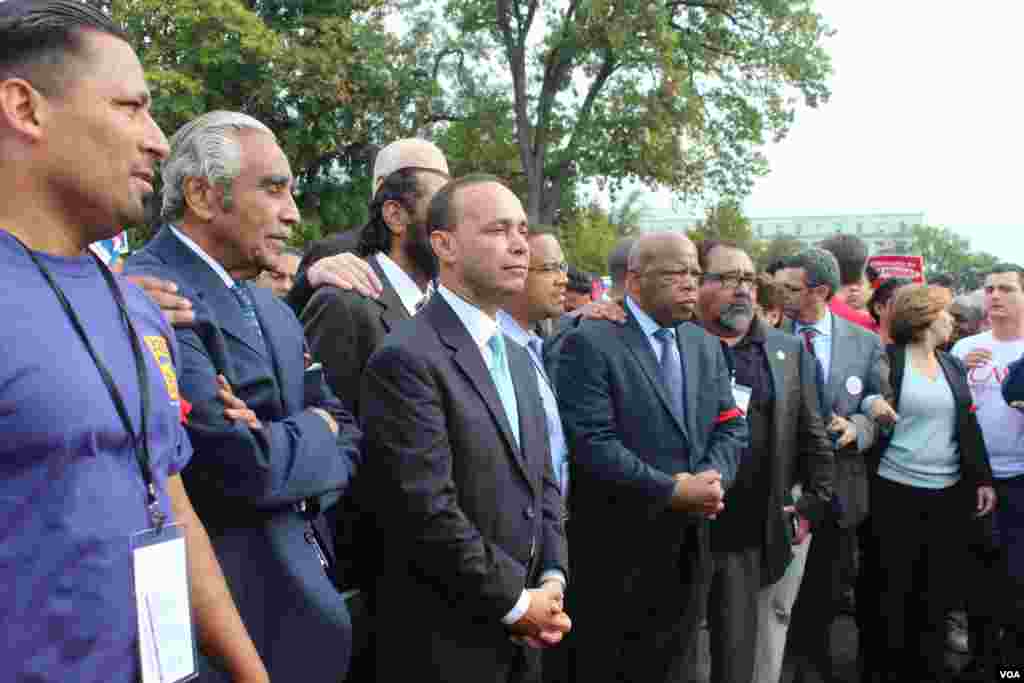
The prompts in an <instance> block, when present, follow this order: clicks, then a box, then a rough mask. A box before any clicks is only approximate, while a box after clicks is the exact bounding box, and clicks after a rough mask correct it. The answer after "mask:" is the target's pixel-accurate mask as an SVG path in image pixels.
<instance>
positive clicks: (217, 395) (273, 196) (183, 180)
mask: <svg viewBox="0 0 1024 683" xmlns="http://www.w3.org/2000/svg"><path fill="white" fill-rule="evenodd" d="M163 180H164V197H163V213H164V216H165V218H166V219H167V220H168V221H171V223H169V224H168V225H166V226H164V227H163V228H162V229H161V230H160V232H159V233H158V234H157V236H156V237H155V238H154V239H153V240H152V241H151V242H150V243H149V244H147V245H146V246H145V247H144V248H143V249H142V250H140V251H139V252H137V253H136V254H135V255H133V256H132V257H131V258H130V259H129V260H128V263H127V267H126V270H127V271H128V272H131V273H137V274H145V275H153V276H156V277H159V278H162V279H164V280H169V281H172V282H174V283H176V284H177V286H178V287H179V290H180V292H181V293H182V294H183V295H184V296H186V297H188V299H189V300H191V301H192V305H193V309H194V311H195V323H194V324H193V325H191V326H188V327H179V328H177V330H176V333H177V336H178V341H179V344H180V347H181V353H182V357H181V358H179V359H176V362H177V365H178V367H179V371H180V374H179V381H180V385H181V393H182V394H183V396H184V397H185V398H186V399H187V400H188V401H189V402H190V403H191V404H192V413H191V415H190V419H189V424H188V430H189V435H190V437H191V440H192V444H193V447H194V449H195V455H194V457H193V459H192V462H191V464H190V465H189V467H188V468H187V469H186V470H185V472H184V473H183V477H184V479H185V483H186V485H187V487H188V489H189V492H190V493H191V495H192V497H193V500H194V504H195V508H196V511H197V512H198V513H199V516H200V518H201V519H202V520H203V522H204V523H205V524H206V526H207V529H208V531H209V534H210V537H211V540H212V542H213V547H214V549H215V551H216V553H217V558H218V559H219V560H220V563H221V566H222V568H223V570H224V574H225V578H226V579H227V583H228V586H229V587H230V589H231V592H232V594H233V596H234V598H235V601H236V602H237V604H238V607H239V611H240V612H241V614H242V619H243V621H244V622H245V624H246V626H247V627H248V629H249V632H250V633H251V634H252V638H253V641H254V642H255V643H256V647H257V650H258V651H259V653H260V655H261V656H262V658H263V661H264V662H265V663H266V666H267V669H268V671H269V673H270V677H271V680H285V681H299V680H301V681H323V682H324V683H327V682H330V683H337V682H338V681H341V680H343V679H344V677H345V674H346V670H347V667H348V660H349V653H350V649H351V625H350V621H349V615H348V611H347V609H346V606H345V602H344V599H343V597H342V595H341V593H339V592H338V591H337V589H336V588H335V587H334V585H333V584H332V583H331V580H330V579H329V578H328V570H329V568H330V567H329V565H330V561H331V558H332V548H331V543H330V537H329V535H328V534H326V533H325V531H326V527H325V525H324V524H323V521H324V520H323V515H322V512H321V510H322V509H323V508H326V507H328V506H330V505H331V504H333V503H334V502H335V501H336V500H337V498H338V496H339V495H340V493H341V492H343V491H344V490H345V489H346V488H347V486H348V484H349V481H350V479H351V478H352V476H353V474H354V472H355V469H356V466H357V464H358V463H359V461H360V460H361V456H360V450H359V447H360V440H361V434H360V432H359V429H358V427H357V426H356V425H355V423H354V420H353V419H352V417H351V415H350V414H349V413H348V412H346V411H345V410H344V408H343V407H342V406H341V404H340V402H339V401H338V400H337V398H335V397H334V395H333V394H332V393H331V391H330V389H329V388H328V387H327V384H326V382H325V381H324V378H323V373H322V371H320V370H318V369H317V366H316V365H312V366H310V367H308V368H307V367H306V365H307V356H306V353H305V351H306V347H305V343H304V341H303V335H302V328H301V326H300V325H299V322H298V320H297V319H296V318H295V314H294V313H293V312H292V311H291V309H289V308H288V307H287V305H286V304H284V303H283V302H282V301H280V300H279V299H277V298H275V297H274V296H273V294H272V293H271V292H270V291H269V290H264V289H261V288H258V287H250V286H248V283H246V282H245V280H246V279H248V278H253V277H255V276H256V275H258V274H259V271H260V270H261V269H263V268H266V267H268V266H269V265H271V264H272V263H273V260H272V259H273V256H274V255H275V254H276V252H277V251H279V250H280V248H281V246H282V245H283V242H284V240H285V239H287V237H288V236H289V233H290V230H291V229H292V228H293V227H294V225H295V224H296V223H297V222H298V220H299V213H298V209H297V208H296V206H295V202H294V200H293V199H292V194H291V193H292V189H293V182H294V181H293V178H292V174H291V169H290V167H289V164H288V160H287V159H286V158H285V157H284V154H283V153H282V152H281V149H280V147H279V146H278V144H277V142H276V140H275V138H274V136H273V134H272V133H271V132H270V131H269V129H267V128H266V126H264V125H263V124H261V123H260V122H259V121H256V120H255V119H253V118H251V117H249V116H246V115H244V114H237V113H234V112H211V113H209V114H206V115H204V116H202V117H200V118H198V119H196V120H194V121H192V122H191V123H189V124H187V125H186V126H185V127H183V128H182V129H181V130H179V131H178V133H177V134H175V136H174V137H173V138H172V139H171V152H170V156H169V157H168V159H167V161H166V162H165V163H164V164H163ZM202 673H203V676H204V678H203V680H204V681H206V680H219V675H218V672H216V671H213V670H205V671H203V672H202Z"/></svg>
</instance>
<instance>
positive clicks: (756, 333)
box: [737, 315, 765, 346]
mask: <svg viewBox="0 0 1024 683" xmlns="http://www.w3.org/2000/svg"><path fill="white" fill-rule="evenodd" d="M764 329H765V322H764V321H763V320H762V319H761V316H759V315H755V316H754V319H753V320H751V321H750V329H748V330H747V333H746V334H745V335H743V339H741V340H740V343H739V344H737V346H746V345H747V344H764V337H765V334H764Z"/></svg>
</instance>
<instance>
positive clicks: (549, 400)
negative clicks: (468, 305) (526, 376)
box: [498, 311, 569, 496]
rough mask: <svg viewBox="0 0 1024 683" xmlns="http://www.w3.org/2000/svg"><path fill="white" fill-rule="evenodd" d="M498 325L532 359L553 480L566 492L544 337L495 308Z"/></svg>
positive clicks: (563, 452) (559, 420)
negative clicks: (543, 354) (546, 434)
mask: <svg viewBox="0 0 1024 683" xmlns="http://www.w3.org/2000/svg"><path fill="white" fill-rule="evenodd" d="M498 325H499V326H500V327H501V331H502V332H504V333H505V336H506V337H508V338H509V339H511V340H512V341H514V342H515V343H516V344H518V345H519V346H521V347H522V348H523V350H525V351H526V353H527V354H529V356H530V360H531V361H533V369H534V370H535V371H536V374H537V388H538V389H539V390H540V400H541V403H543V404H544V417H545V419H546V420H547V423H548V444H549V446H550V447H551V466H552V467H553V468H554V470H555V480H556V481H557V482H558V488H559V489H560V490H561V491H562V495H563V496H564V495H565V494H566V491H567V490H568V485H569V458H568V446H567V445H566V443H565V432H564V431H563V429H562V417H561V415H560V414H559V412H558V399H557V398H556V397H555V390H554V387H552V386H551V380H550V379H548V373H547V370H545V369H544V359H543V358H542V357H541V355H540V351H539V350H535V347H537V348H538V349H539V348H543V343H544V342H543V340H541V338H540V337H539V336H537V335H536V334H535V333H533V332H527V331H526V330H524V329H523V328H522V326H521V325H520V324H519V323H518V322H517V321H516V319H515V318H513V317H512V316H510V315H509V314H508V313H506V312H505V311H498Z"/></svg>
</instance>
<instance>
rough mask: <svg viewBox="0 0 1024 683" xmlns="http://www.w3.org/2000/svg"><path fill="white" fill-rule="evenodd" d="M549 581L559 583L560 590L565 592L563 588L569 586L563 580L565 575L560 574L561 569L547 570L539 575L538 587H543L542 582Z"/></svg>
mask: <svg viewBox="0 0 1024 683" xmlns="http://www.w3.org/2000/svg"><path fill="white" fill-rule="evenodd" d="M550 579H554V580H555V581H559V582H561V584H562V590H565V587H566V586H567V585H568V584H569V582H568V581H566V580H565V574H564V573H563V572H562V570H561V569H549V570H547V571H546V572H544V573H543V574H541V575H540V581H539V582H538V585H541V586H543V585H544V582H545V581H548V580H550Z"/></svg>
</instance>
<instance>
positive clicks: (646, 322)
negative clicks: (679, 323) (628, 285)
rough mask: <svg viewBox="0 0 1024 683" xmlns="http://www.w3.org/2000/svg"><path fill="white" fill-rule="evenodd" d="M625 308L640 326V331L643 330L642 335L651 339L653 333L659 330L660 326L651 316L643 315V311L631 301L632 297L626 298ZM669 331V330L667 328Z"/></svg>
mask: <svg viewBox="0 0 1024 683" xmlns="http://www.w3.org/2000/svg"><path fill="white" fill-rule="evenodd" d="M626 307H627V308H628V309H629V311H630V313H632V314H633V317H634V318H636V321H637V322H638V323H639V324H640V329H641V330H643V332H644V334H645V335H647V336H648V337H653V336H654V333H655V332H657V331H658V330H660V329H661V325H659V324H658V322H657V321H656V320H655V319H654V318H652V317H651V316H649V315H647V314H646V313H644V311H643V310H642V309H641V308H640V307H639V306H638V305H637V304H636V302H635V301H633V297H631V296H629V295H627V296H626ZM669 329H671V328H669Z"/></svg>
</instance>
